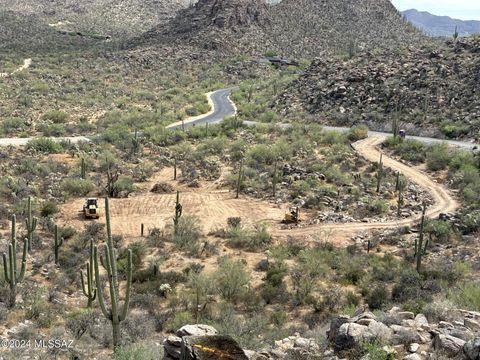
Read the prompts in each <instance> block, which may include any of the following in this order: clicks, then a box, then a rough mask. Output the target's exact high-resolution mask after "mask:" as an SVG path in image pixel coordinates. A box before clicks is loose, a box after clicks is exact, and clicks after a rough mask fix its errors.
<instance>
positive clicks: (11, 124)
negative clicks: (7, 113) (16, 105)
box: [2, 117, 27, 135]
mask: <svg viewBox="0 0 480 360" xmlns="http://www.w3.org/2000/svg"><path fill="white" fill-rule="evenodd" d="M26 128H27V124H26V121H25V119H23V118H19V117H8V118H6V119H3V121H2V129H3V132H4V133H5V134H7V135H8V134H12V133H14V132H17V131H25V130H26Z"/></svg>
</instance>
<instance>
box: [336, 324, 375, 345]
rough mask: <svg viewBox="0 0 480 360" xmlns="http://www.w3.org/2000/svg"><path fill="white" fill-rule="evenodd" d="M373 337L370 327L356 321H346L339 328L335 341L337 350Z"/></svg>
mask: <svg viewBox="0 0 480 360" xmlns="http://www.w3.org/2000/svg"><path fill="white" fill-rule="evenodd" d="M370 338H372V334H371V333H370V332H369V331H368V327H367V326H364V325H359V324H355V323H345V324H343V325H342V326H340V328H339V329H338V334H337V336H336V337H335V339H334V341H333V343H334V346H335V348H336V349H337V350H345V349H350V348H352V347H355V346H357V345H359V344H360V343H361V342H362V341H364V340H367V339H370Z"/></svg>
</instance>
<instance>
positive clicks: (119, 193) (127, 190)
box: [112, 175, 135, 197]
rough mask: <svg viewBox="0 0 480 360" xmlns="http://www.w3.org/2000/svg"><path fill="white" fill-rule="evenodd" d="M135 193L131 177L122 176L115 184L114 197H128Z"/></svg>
mask: <svg viewBox="0 0 480 360" xmlns="http://www.w3.org/2000/svg"><path fill="white" fill-rule="evenodd" d="M134 191H135V185H134V182H133V179H132V177H131V176H126V175H122V176H120V177H119V178H118V180H117V181H115V183H114V184H113V194H112V195H113V197H128V195H130V194H131V193H132V192H134Z"/></svg>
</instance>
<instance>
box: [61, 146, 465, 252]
mask: <svg viewBox="0 0 480 360" xmlns="http://www.w3.org/2000/svg"><path fill="white" fill-rule="evenodd" d="M383 140H384V137H382V136H376V137H369V138H367V139H364V140H361V141H359V142H357V143H355V144H354V148H355V149H356V150H357V151H358V153H359V154H360V155H361V156H363V157H364V158H365V159H367V160H368V161H372V162H377V161H378V159H379V157H380V151H379V150H378V148H377V145H379V144H380V143H381V142H382V141H383ZM383 163H384V166H385V167H389V168H391V169H394V170H397V171H400V173H402V174H403V175H404V176H405V177H407V178H408V179H409V180H410V181H412V182H414V183H416V184H418V185H420V186H421V187H423V188H424V189H426V190H427V191H428V192H430V194H431V196H432V198H433V200H434V204H433V205H432V206H430V207H429V208H428V209H427V216H428V217H430V218H436V217H438V215H439V214H440V213H442V212H452V211H454V210H456V209H457V208H458V207H459V204H458V202H457V201H456V200H455V199H454V198H453V197H452V196H451V195H450V194H449V193H448V191H447V190H446V189H445V188H444V187H443V185H440V184H438V183H436V182H435V181H433V180H431V179H430V178H429V177H428V175H427V174H425V173H423V172H421V171H420V170H418V169H416V168H411V167H409V166H408V165H405V164H403V163H401V162H399V161H397V160H394V159H392V158H390V157H388V156H386V155H385V154H384V156H383ZM172 171H173V170H171V169H164V171H162V172H161V174H160V176H157V177H156V179H155V181H167V182H170V183H171V184H172V185H173V186H174V187H177V188H178V184H177V183H176V182H173V181H172V180H171V175H172ZM181 202H182V204H183V208H184V214H189V215H195V216H197V217H198V218H199V220H200V222H201V225H202V228H203V230H204V232H205V233H208V232H210V231H213V230H215V229H219V228H221V227H225V226H226V223H227V219H228V218H229V217H234V216H238V217H241V218H242V222H243V223H244V224H245V225H247V226H248V225H254V224H255V223H258V222H261V221H263V222H265V223H267V224H268V225H269V231H270V232H271V233H272V235H274V237H275V238H276V239H278V241H283V240H285V239H287V237H288V236H294V237H311V238H313V239H315V238H317V239H319V238H320V237H324V236H325V235H326V234H327V233H328V237H329V241H332V242H335V243H336V244H337V245H344V244H346V243H348V242H349V241H350V239H351V237H352V236H353V235H355V234H356V233H359V232H364V231H369V230H375V229H396V228H399V227H402V226H413V225H415V224H417V223H418V221H419V218H420V216H419V215H416V216H412V217H409V218H403V219H400V220H398V221H387V222H375V223H373V222H372V223H362V222H356V223H346V224H328V223H327V224H318V225H305V226H304V227H298V228H291V229H285V228H284V226H282V225H281V224H280V220H281V219H282V218H283V214H284V212H285V211H286V207H287V205H286V204H284V205H282V206H279V205H276V204H274V203H272V202H269V201H262V200H256V199H252V198H249V197H246V196H242V197H241V198H240V199H235V194H234V192H233V191H232V192H230V191H228V190H224V189H223V190H222V189H221V188H218V189H215V188H214V187H212V186H210V185H208V184H205V185H204V186H202V187H201V188H200V189H191V188H188V187H186V186H183V187H181ZM110 204H111V205H110V206H111V216H112V230H113V232H114V233H116V234H121V235H123V236H124V237H136V236H138V235H139V232H140V224H141V223H143V224H145V226H146V229H151V228H153V227H158V228H163V227H165V226H166V225H168V224H171V223H172V214H173V211H174V210H173V209H174V207H175V195H174V194H153V193H142V194H141V195H137V196H131V197H129V198H128V199H112V200H111V203H110ZM82 205H83V199H77V200H75V201H72V202H70V203H68V204H66V205H64V206H63V207H62V211H61V212H60V213H61V214H64V215H63V216H62V218H61V219H59V220H60V223H62V224H65V225H67V224H68V225H71V226H74V227H76V228H80V229H81V228H83V225H84V224H85V221H84V220H83V219H82V216H81V214H80V213H78V210H79V209H81V208H82ZM75 214H76V215H75ZM310 215H311V214H309V213H308V212H305V213H303V216H304V219H306V218H309V217H310ZM100 221H104V219H101V220H100Z"/></svg>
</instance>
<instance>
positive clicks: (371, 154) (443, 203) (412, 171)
mask: <svg viewBox="0 0 480 360" xmlns="http://www.w3.org/2000/svg"><path fill="white" fill-rule="evenodd" d="M232 90H233V89H222V90H218V91H214V92H212V93H208V94H207V97H208V101H209V103H210V105H211V108H212V109H211V111H210V112H209V113H207V114H204V115H201V116H197V117H194V118H189V119H186V120H184V121H181V122H177V123H174V124H171V125H169V126H168V127H167V128H168V129H178V128H182V127H183V128H187V127H190V126H196V125H202V124H206V123H219V122H221V121H222V120H223V119H224V118H225V117H228V116H232V115H234V114H235V113H236V111H237V109H236V107H235V104H234V103H233V102H232V101H231V100H230V94H231V92H232ZM245 123H246V124H247V125H252V126H253V125H256V123H255V122H245ZM279 126H281V127H288V126H291V125H289V124H280V125H279ZM324 128H325V129H326V130H332V131H340V132H345V131H348V130H349V128H342V127H331V126H325V127H324ZM390 135H391V134H389V133H382V132H375V131H369V133H368V137H367V138H366V139H364V140H360V141H358V142H356V143H354V144H353V145H352V146H353V147H354V149H355V150H356V151H357V152H358V153H359V154H360V155H361V156H363V157H364V158H365V159H367V160H369V161H371V162H376V161H378V158H379V156H380V150H379V149H378V145H380V144H381V143H382V142H383V141H384V140H385V139H386V138H387V137H388V136H390ZM94 138H95V136H94V137H85V136H77V137H64V138H53V139H54V140H55V141H70V142H72V143H77V142H82V141H91V140H93V139H94ZM408 138H413V139H415V140H419V141H422V142H425V143H437V142H443V141H445V140H440V139H434V138H425V137H416V136H408ZM29 140H31V138H6V139H0V146H6V145H13V146H22V145H25V144H26V143H27V142H28V141H29ZM446 142H447V143H448V144H450V145H453V146H457V147H461V148H464V149H473V148H474V147H475V146H479V145H478V144H475V143H471V142H463V141H453V140H446ZM383 159H384V165H385V166H387V167H390V168H392V169H394V170H396V171H399V172H400V173H402V174H403V175H404V176H406V177H407V178H408V179H409V180H410V181H412V182H414V183H416V184H418V185H419V186H421V187H422V188H424V189H425V190H426V191H428V192H429V193H430V194H431V196H432V198H433V199H434V204H433V205H432V206H430V207H429V208H428V210H427V216H429V217H433V218H434V217H437V216H438V215H439V214H440V213H442V212H443V213H446V212H453V211H455V210H456V209H457V208H458V207H459V206H460V205H459V203H458V202H457V201H456V200H455V199H454V198H453V197H452V196H451V195H450V194H449V192H448V190H447V189H446V188H445V187H444V186H443V185H441V184H438V183H437V182H435V181H434V180H432V179H431V178H430V177H429V176H428V175H427V174H425V173H423V172H422V171H420V170H418V169H416V168H412V167H410V166H408V165H406V164H403V163H401V162H399V161H397V160H395V159H392V158H390V157H388V156H386V155H385V154H384V156H383ZM418 220H419V215H414V216H411V217H409V218H404V219H399V220H391V221H386V222H373V223H346V224H328V223H326V224H319V225H312V226H308V227H305V228H293V229H284V230H282V229H274V230H273V234H274V235H276V236H280V237H283V236H289V235H314V234H316V233H318V232H319V231H320V230H335V231H337V230H338V232H341V233H342V234H344V235H346V234H348V233H349V232H357V231H360V230H369V229H394V228H398V227H400V226H407V225H410V226H411V225H414V224H416V223H417V222H418Z"/></svg>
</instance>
